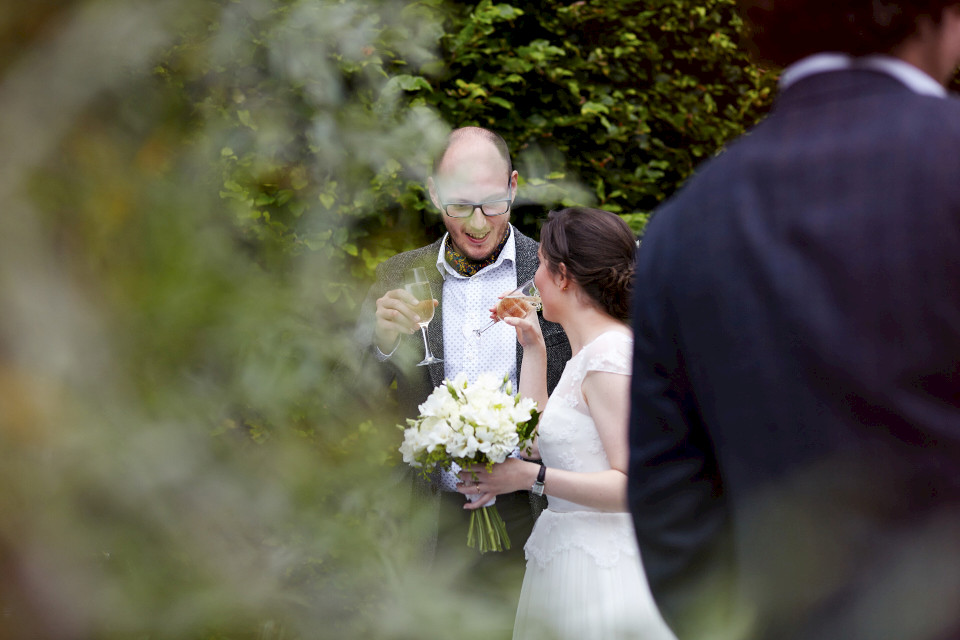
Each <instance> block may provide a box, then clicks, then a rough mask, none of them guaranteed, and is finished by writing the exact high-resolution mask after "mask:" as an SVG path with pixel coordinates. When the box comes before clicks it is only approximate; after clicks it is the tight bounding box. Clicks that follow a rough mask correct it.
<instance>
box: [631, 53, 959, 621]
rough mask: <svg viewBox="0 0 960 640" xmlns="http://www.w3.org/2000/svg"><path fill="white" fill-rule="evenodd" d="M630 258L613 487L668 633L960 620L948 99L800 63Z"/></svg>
mask: <svg viewBox="0 0 960 640" xmlns="http://www.w3.org/2000/svg"><path fill="white" fill-rule="evenodd" d="M638 256H639V257H638V270H637V285H636V292H635V294H634V295H635V299H634V324H635V327H634V328H635V349H636V352H635V362H634V369H633V382H632V384H633V388H632V402H633V410H632V416H631V432H630V437H631V461H630V470H629V478H630V483H629V499H630V504H631V509H632V512H633V515H634V520H635V524H636V530H637V536H638V539H639V542H640V546H641V551H642V557H643V561H644V564H645V568H646V571H647V574H648V577H649V580H650V584H651V588H652V590H653V592H654V595H655V597H656V599H657V601H658V603H659V604H660V606H661V608H662V610H663V612H664V615H665V617H666V618H667V619H668V621H669V622H670V623H671V625H672V626H673V627H674V629H675V630H677V631H678V635H679V637H680V638H681V640H687V638H699V637H736V638H764V639H772V638H776V639H784V640H786V639H790V640H796V639H801V638H802V639H804V640H807V639H810V640H813V639H816V640H828V639H834V638H836V639H843V640H858V639H861V638H862V639H868V638H869V639H870V640H878V639H880V638H891V639H897V640H912V639H919V638H930V639H935V638H936V639H940V638H960V624H958V620H960V101H957V100H956V99H953V98H950V99H942V98H934V97H926V96H921V95H917V94H915V93H913V92H911V91H910V90H908V89H907V88H906V87H904V86H903V85H901V84H900V83H899V82H897V81H896V80H894V79H892V78H890V77H888V76H886V75H883V74H880V73H878V72H871V71H853V70H847V71H836V72H830V73H823V74H819V75H815V76H811V77H808V78H806V79H803V80H801V81H799V82H798V83H797V84H795V85H793V86H791V87H790V88H788V89H786V90H785V91H784V92H783V94H782V95H781V96H780V97H779V99H778V101H777V103H776V105H775V108H774V110H773V112H772V113H771V115H770V116H769V117H768V118H767V119H766V120H765V121H763V122H762V123H761V124H760V125H758V126H757V127H756V128H755V129H754V130H753V131H752V132H751V133H750V134H748V135H746V136H744V137H743V138H742V139H740V140H739V141H737V142H736V143H734V144H733V145H731V146H730V148H729V149H728V150H727V151H726V152H724V153H723V154H722V155H721V156H719V157H718V158H715V159H713V160H712V161H710V162H708V163H707V164H706V166H704V167H703V168H702V169H701V170H700V171H698V174H697V175H696V176H695V177H694V178H692V179H691V180H690V182H689V183H688V184H687V185H686V186H685V187H684V189H682V190H681V192H679V193H678V194H677V195H676V196H675V197H674V198H672V199H671V200H670V201H668V203H666V204H665V205H664V206H663V207H662V208H661V210H660V211H658V212H657V214H656V216H655V217H654V219H653V221H652V222H651V224H650V225H649V227H648V230H647V233H646V235H645V238H644V240H643V243H642V245H641V248H640V251H639V254H638ZM723 630H726V632H729V635H723V634H722V633H721V631H723Z"/></svg>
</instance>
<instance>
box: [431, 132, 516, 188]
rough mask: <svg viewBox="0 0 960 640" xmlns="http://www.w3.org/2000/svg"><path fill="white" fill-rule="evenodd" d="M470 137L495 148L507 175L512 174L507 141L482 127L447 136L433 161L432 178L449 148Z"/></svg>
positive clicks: (511, 162)
mask: <svg viewBox="0 0 960 640" xmlns="http://www.w3.org/2000/svg"><path fill="white" fill-rule="evenodd" d="M470 137H473V138H479V139H481V140H486V141H487V142H489V143H490V144H492V145H493V146H494V147H496V148H497V153H499V154H500V157H501V158H503V161H504V162H505V163H506V164H507V175H511V174H512V173H513V161H512V160H511V159H510V148H509V147H508V146H507V141H506V140H504V139H503V137H502V136H501V135H500V134H499V133H497V132H495V131H491V130H490V129H484V128H483V127H460V128H459V129H454V130H453V131H451V132H450V134H449V135H448V136H447V141H446V143H445V144H444V145H443V148H442V149H440V153H438V154H437V155H436V157H435V158H434V159H433V173H432V175H433V176H434V177H436V175H437V171H438V170H439V169H440V164H441V163H442V162H443V158H444V157H445V156H446V155H447V151H449V150H450V147H452V146H453V145H454V143H455V142H458V141H460V140H463V139H464V138H470Z"/></svg>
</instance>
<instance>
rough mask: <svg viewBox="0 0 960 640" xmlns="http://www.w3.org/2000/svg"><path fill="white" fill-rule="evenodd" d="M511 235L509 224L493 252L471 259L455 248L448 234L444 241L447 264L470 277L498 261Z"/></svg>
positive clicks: (444, 255)
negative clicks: (482, 257) (484, 256)
mask: <svg viewBox="0 0 960 640" xmlns="http://www.w3.org/2000/svg"><path fill="white" fill-rule="evenodd" d="M509 237H510V227H509V226H508V227H507V230H506V232H505V233H504V234H503V237H502V238H501V239H500V242H499V243H498V244H497V246H496V247H495V248H494V250H493V253H491V254H490V255H489V256H487V257H486V258H484V259H483V260H471V259H470V258H468V257H467V256H465V255H463V254H462V253H460V252H459V251H457V250H456V249H454V248H453V244H452V243H451V242H450V236H449V235H448V236H447V240H446V242H444V243H443V257H444V259H445V260H446V261H447V264H449V265H450V266H451V267H453V270H454V271H456V272H457V273H459V274H460V275H462V276H465V277H467V278H469V277H470V276H472V275H474V274H475V273H477V272H478V271H480V269H483V268H484V267H489V266H490V265H492V264H493V263H494V262H496V261H497V258H499V257H500V252H501V251H503V248H504V247H505V246H506V244H507V238H509Z"/></svg>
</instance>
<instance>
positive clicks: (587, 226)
mask: <svg viewBox="0 0 960 640" xmlns="http://www.w3.org/2000/svg"><path fill="white" fill-rule="evenodd" d="M636 250H637V239H636V236H634V234H633V232H632V231H631V230H630V227H629V226H628V225H627V223H626V222H624V221H623V219H622V218H620V216H618V215H616V214H613V213H610V212H609V211H603V210H601V209H589V208H587V207H570V208H568V209H561V210H560V211H551V212H550V214H549V215H548V217H547V221H546V222H545V223H544V225H543V229H542V230H541V231H540V251H541V253H542V254H543V257H544V259H545V260H546V263H547V268H548V269H549V270H550V271H551V272H552V273H557V274H559V273H561V269H560V265H563V266H564V267H565V269H566V275H567V276H568V277H570V278H573V280H574V281H575V282H576V283H577V284H578V285H580V288H581V289H583V291H584V293H586V294H587V295H588V296H589V297H590V299H591V300H593V301H594V302H595V303H597V305H598V306H599V307H600V308H601V309H603V310H604V311H605V312H607V313H608V314H610V315H611V316H613V317H614V318H617V319H618V320H626V319H627V317H628V316H629V312H630V294H631V293H632V291H633V274H634V261H635V259H636Z"/></svg>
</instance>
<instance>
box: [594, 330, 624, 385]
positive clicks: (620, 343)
mask: <svg viewBox="0 0 960 640" xmlns="http://www.w3.org/2000/svg"><path fill="white" fill-rule="evenodd" d="M632 367H633V337H631V336H630V335H627V334H625V333H620V332H618V331H609V332H607V333H605V334H603V335H602V336H600V337H599V338H597V339H596V340H594V342H593V343H592V344H591V345H589V353H588V354H587V357H586V358H585V362H584V367H583V375H584V377H586V375H587V374H588V373H590V372H591V371H603V372H606V373H619V374H622V375H625V376H628V375H630V372H631V370H632Z"/></svg>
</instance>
